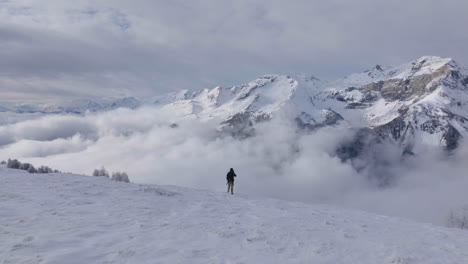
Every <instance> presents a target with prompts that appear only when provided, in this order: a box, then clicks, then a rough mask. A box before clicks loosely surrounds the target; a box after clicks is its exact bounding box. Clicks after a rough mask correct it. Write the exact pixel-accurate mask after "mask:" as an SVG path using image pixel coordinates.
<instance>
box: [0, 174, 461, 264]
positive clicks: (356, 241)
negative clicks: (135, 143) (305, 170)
mask: <svg viewBox="0 0 468 264" xmlns="http://www.w3.org/2000/svg"><path fill="white" fill-rule="evenodd" d="M0 182H1V183H2V184H0V208H1V210H0V237H1V239H0V262H1V263H60V264H61V263H80V264H81V263H141V264H143V263H330V264H339V263H359V264H366V263H370V264H375V263H382V264H386V263H388V264H390V263H404V264H417V263H421V264H430V263H440V264H442V263H447V264H448V263H458V264H463V263H468V232H466V231H464V230H459V229H448V228H443V227H437V226H432V225H428V224H419V223H415V222H411V221H407V220H402V219H398V218H392V217H385V216H379V215H374V214H369V213H363V212H359V211H350V210H344V209H339V208H332V207H328V206H324V205H307V204H302V203H295V202H286V201H280V200H273V199H263V200H259V199H252V198H249V197H246V196H238V195H230V194H227V193H217V192H210V191H202V190H194V189H186V188H180V187H172V186H157V185H137V184H126V183H121V182H115V181H111V180H109V179H107V178H104V177H85V176H79V175H72V174H48V175H32V174H27V173H24V172H22V171H19V170H11V169H7V168H5V167H3V166H1V167H0Z"/></svg>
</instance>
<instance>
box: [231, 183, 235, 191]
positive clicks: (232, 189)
mask: <svg viewBox="0 0 468 264" xmlns="http://www.w3.org/2000/svg"><path fill="white" fill-rule="evenodd" d="M231 194H234V182H231Z"/></svg>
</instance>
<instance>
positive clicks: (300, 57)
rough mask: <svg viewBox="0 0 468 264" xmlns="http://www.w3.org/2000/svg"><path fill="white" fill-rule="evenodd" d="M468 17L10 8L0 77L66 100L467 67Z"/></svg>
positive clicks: (295, 5)
mask: <svg viewBox="0 0 468 264" xmlns="http://www.w3.org/2000/svg"><path fill="white" fill-rule="evenodd" d="M467 9H468V3H467V2H466V1H463V0H449V1H435V0H428V1H423V0H416V1H410V2H408V1H371V0H359V1H343V0H332V1H305V0H298V1H289V2H285V1H280V0H274V1H268V2H263V1H247V0H240V1H235V2H232V1H215V0H204V1H196V2H194V1H190V2H188V1H138V3H136V2H134V1H124V0H118V1H108V0H100V1H98V0H96V1H90V2H87V3H81V2H64V1H57V0H47V1H41V3H38V2H37V1H23V2H22V3H21V4H19V3H16V2H1V3H0V18H1V21H2V22H1V23H0V54H1V56H2V60H1V61H0V70H1V72H2V76H3V77H0V78H15V79H17V80H18V79H24V78H31V77H34V78H37V79H41V80H43V81H42V82H38V83H37V84H31V86H30V87H32V88H33V89H35V88H36V89H38V90H39V89H41V88H42V91H41V94H43V93H44V91H45V92H46V93H47V91H49V93H51V94H55V92H56V90H57V89H61V90H66V91H73V92H71V93H69V95H66V93H64V94H63V97H67V96H68V97H72V96H77V95H80V94H81V95H83V96H92V95H93V92H92V91H94V93H95V95H96V96H108V95H109V94H111V95H113V94H119V92H118V91H120V93H121V94H126V95H136V96H146V95H153V94H157V93H161V92H165V91H170V90H177V89H182V88H202V87H204V86H214V85H230V84H236V83H240V82H244V81H248V80H250V79H252V78H254V77H256V76H258V75H261V74H266V73H293V72H309V73H311V74H314V75H316V76H318V77H323V78H329V79H330V78H337V77H341V76H342V75H345V74H348V73H352V72H359V71H363V70H365V69H366V68H368V67H371V66H372V65H374V64H377V63H381V64H399V63H402V62H406V61H408V60H412V59H415V58H417V57H420V56H422V55H428V54H430V55H439V56H450V57H454V58H455V59H458V60H460V61H461V62H462V63H464V62H468V55H466V52H465V48H464V47H466V44H467V43H468V36H467V35H466V34H465V32H464V25H466V24H467V22H468V21H467V20H468V19H467V18H466V16H465V14H464V10H467ZM5 76H6V77H5ZM109 76H112V78H109ZM19 83H22V82H21V81H19ZM44 84H46V85H44ZM54 87H55V88H54ZM11 89H15V90H17V91H18V95H15V96H12V97H11V98H8V99H9V100H13V99H14V98H18V99H22V98H23V99H24V98H26V97H30V98H29V99H31V98H33V97H37V96H40V94H39V92H36V93H34V91H31V90H30V89H25V88H24V87H22V86H21V85H20V84H19V85H18V86H16V87H15V86H14V87H8V86H2V87H1V88H0V91H2V92H3V91H5V92H6V91H9V90H10V91H11ZM20 93H24V95H23V97H22V96H20V95H19V94H20Z"/></svg>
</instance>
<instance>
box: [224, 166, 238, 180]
mask: <svg viewBox="0 0 468 264" xmlns="http://www.w3.org/2000/svg"><path fill="white" fill-rule="evenodd" d="M236 176H237V175H236V174H235V173H234V170H233V169H231V170H230V171H229V172H228V173H227V175H226V180H227V181H228V182H234V177H236Z"/></svg>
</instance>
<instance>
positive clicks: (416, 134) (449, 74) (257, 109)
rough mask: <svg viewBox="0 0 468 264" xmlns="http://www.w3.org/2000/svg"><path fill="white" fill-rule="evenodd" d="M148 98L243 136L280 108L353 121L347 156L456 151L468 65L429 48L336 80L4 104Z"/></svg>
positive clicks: (306, 78) (466, 100)
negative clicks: (373, 150) (366, 151)
mask: <svg viewBox="0 0 468 264" xmlns="http://www.w3.org/2000/svg"><path fill="white" fill-rule="evenodd" d="M148 104H150V105H158V106H159V107H162V108H164V109H167V110H170V111H173V112H174V113H177V114H178V115H180V116H183V117H186V118H196V119H200V120H209V119H218V120H219V122H220V130H221V131H224V132H227V133H230V134H231V135H233V136H236V137H240V138H243V137H248V136H251V135H253V134H254V133H255V125H256V124H257V123H260V122H265V121H268V120H270V119H272V118H273V117H275V116H277V115H282V116H286V117H287V118H289V119H291V120H293V121H294V122H295V124H297V127H298V129H299V130H303V131H315V130H317V129H320V128H323V127H328V126H334V127H341V128H345V129H346V128H347V129H351V130H352V131H354V132H355V135H356V136H355V138H354V140H353V141H351V142H348V143H347V144H345V145H343V146H342V148H341V149H340V150H339V151H338V153H339V155H340V157H341V158H343V159H348V158H353V157H356V156H358V155H359V154H360V153H361V152H362V151H361V150H362V149H363V148H365V147H366V145H369V144H368V143H369V142H376V143H380V142H391V143H393V144H396V145H398V146H399V147H401V150H402V153H403V154H413V153H416V152H418V151H422V148H421V147H424V146H440V147H443V148H444V149H446V150H448V151H451V150H453V149H455V148H456V147H457V146H458V144H459V141H460V140H461V139H462V138H463V137H465V136H466V135H467V133H468V119H467V118H468V70H467V68H465V67H463V66H461V65H460V64H458V63H457V62H456V61H454V60H453V59H451V58H440V57H435V56H425V57H422V58H419V59H417V60H415V61H412V62H409V63H406V64H403V65H400V66H397V67H388V66H381V65H376V66H375V67H374V68H372V69H370V70H367V71H364V72H362V73H356V74H351V75H349V76H347V77H344V78H342V79H338V80H335V81H324V80H320V79H318V78H316V77H314V76H310V75H306V74H297V75H295V76H288V75H280V74H271V75H264V76H261V77H258V78H257V79H255V80H253V81H250V82H248V83H245V84H241V85H236V86H232V87H221V86H218V87H214V88H212V89H203V90H199V91H189V90H182V91H179V92H176V93H170V94H165V95H161V96H157V97H154V98H150V99H145V100H141V99H137V98H133V97H128V98H119V99H113V100H97V101H96V100H76V101H73V102H71V103H68V104H64V105H56V104H10V105H4V106H1V107H0V111H13V112H19V113H25V112H42V113H75V114H81V113H84V112H86V111H91V112H99V111H107V110H112V109H116V108H119V107H127V108H137V107H140V106H142V105H148Z"/></svg>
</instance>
